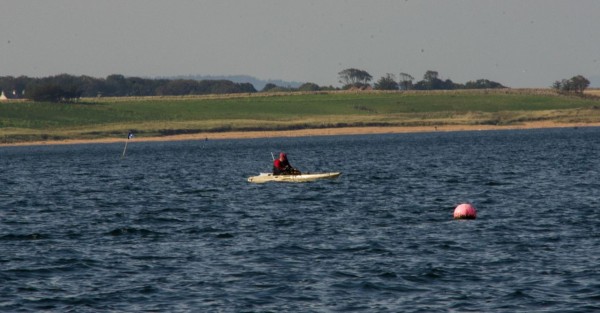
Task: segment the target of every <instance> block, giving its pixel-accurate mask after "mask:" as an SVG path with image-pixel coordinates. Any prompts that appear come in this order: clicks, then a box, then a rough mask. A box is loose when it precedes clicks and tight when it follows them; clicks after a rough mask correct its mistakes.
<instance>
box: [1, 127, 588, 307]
mask: <svg viewBox="0 0 600 313" xmlns="http://www.w3.org/2000/svg"><path fill="white" fill-rule="evenodd" d="M122 149H123V144H100V145H65V146H31V147H3V148H0V174H1V175H0V189H1V190H0V311H7V312H19V311H23V312H27V311H31V312H38V311H47V312H106V311H114V312H121V311H128V312H132V311H155V312H187V311H193V312H348V311H357V312H447V311H450V312H536V311H537V312H540V311H543V312H598V311H599V310H600V271H599V268H600V265H599V264H600V240H599V239H600V172H599V169H600V156H599V153H600V129H598V128H579V129H573V128H571V129H562V130H557V129H554V130H530V131H497V132H496V131H490V132H456V133H429V134H398V135H376V136H336V137H312V138H294V139H289V138H285V139H284V138H279V139H253V140H222V141H221V140H208V141H185V142H170V143H142V142H136V141H135V139H134V140H133V141H131V142H130V143H129V145H128V147H127V157H126V158H125V159H120V156H121V152H122ZM281 150H284V151H286V152H288V155H289V157H290V161H291V162H292V164H293V165H295V166H296V167H299V168H300V169H301V170H304V171H308V172H317V171H342V172H343V175H342V176H341V177H339V178H338V179H337V180H331V181H318V182H312V183H287V184H286V183H268V184H262V185H258V184H250V183H248V182H247V181H246V178H247V177H248V176H251V175H255V174H257V173H259V172H264V171H268V170H269V169H270V163H271V152H274V153H277V152H279V151H281ZM463 202H471V203H473V204H474V205H475V206H476V207H477V210H478V218H477V219H476V220H468V221H467V220H462V221H461V220H453V219H452V213H453V210H454V207H455V206H456V205H458V204H460V203H463Z"/></svg>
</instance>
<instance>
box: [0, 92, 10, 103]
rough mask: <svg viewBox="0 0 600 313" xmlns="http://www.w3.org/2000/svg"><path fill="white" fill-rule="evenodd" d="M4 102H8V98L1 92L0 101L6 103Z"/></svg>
mask: <svg viewBox="0 0 600 313" xmlns="http://www.w3.org/2000/svg"><path fill="white" fill-rule="evenodd" d="M6 100H8V98H7V97H6V95H5V94H4V91H2V94H0V101H6Z"/></svg>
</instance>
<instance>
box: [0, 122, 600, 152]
mask: <svg viewBox="0 0 600 313" xmlns="http://www.w3.org/2000/svg"><path fill="white" fill-rule="evenodd" d="M564 127H600V123H557V122H551V121H538V122H525V123H520V124H514V125H440V126H386V127H336V128H317V129H296V130H281V131H232V132H201V133H196V134H181V135H172V136H159V137H134V138H133V139H131V141H138V142H147V141H182V140H227V139H252V138H277V137H282V138H285V137H311V136H339V135H368V134H399V133H428V132H451V131H488V130H514V129H541V128H564ZM126 140H127V138H101V139H69V140H48V141H27V142H16V143H5V144H0V147H2V146H34V145H64V144H89V143H114V142H123V141H126Z"/></svg>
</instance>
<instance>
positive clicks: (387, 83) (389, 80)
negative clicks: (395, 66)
mask: <svg viewBox="0 0 600 313" xmlns="http://www.w3.org/2000/svg"><path fill="white" fill-rule="evenodd" d="M398 88H399V87H398V83H397V82H396V77H394V74H390V73H387V74H386V75H385V76H382V77H381V78H379V80H377V82H376V83H375V89H377V90H398Z"/></svg>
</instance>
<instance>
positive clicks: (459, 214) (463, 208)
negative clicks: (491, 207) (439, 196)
mask: <svg viewBox="0 0 600 313" xmlns="http://www.w3.org/2000/svg"><path fill="white" fill-rule="evenodd" d="M475 218H477V210H475V207H474V206H473V205H471V204H469V203H463V204H460V205H458V206H457V207H456V209H454V219H463V220H474V219H475Z"/></svg>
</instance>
